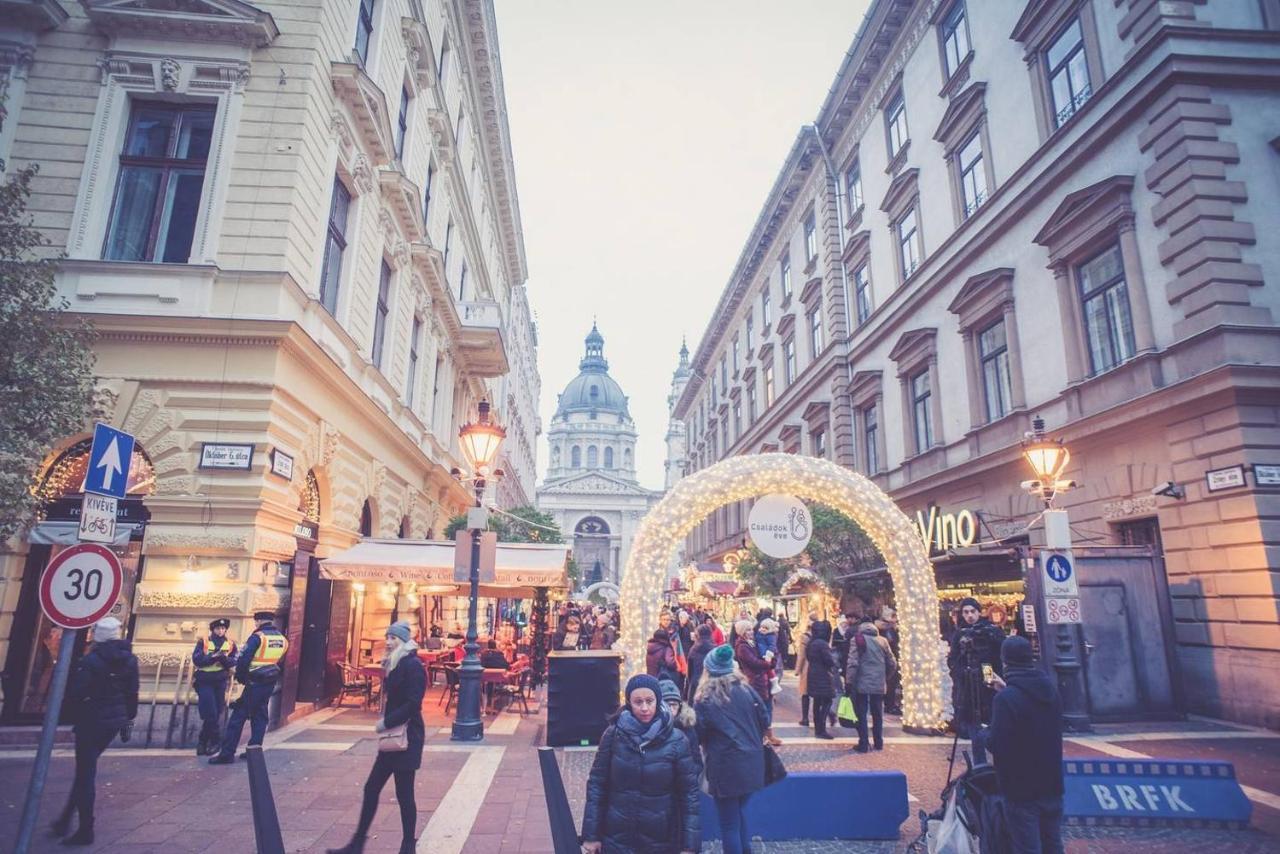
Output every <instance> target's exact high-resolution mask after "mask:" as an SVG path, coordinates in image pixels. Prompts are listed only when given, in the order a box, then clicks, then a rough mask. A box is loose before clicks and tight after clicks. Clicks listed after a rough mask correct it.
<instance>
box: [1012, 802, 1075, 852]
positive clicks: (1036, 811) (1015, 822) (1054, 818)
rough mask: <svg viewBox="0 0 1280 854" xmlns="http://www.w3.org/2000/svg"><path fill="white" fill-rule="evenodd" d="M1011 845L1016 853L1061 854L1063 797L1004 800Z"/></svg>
mask: <svg viewBox="0 0 1280 854" xmlns="http://www.w3.org/2000/svg"><path fill="white" fill-rule="evenodd" d="M1005 816H1006V818H1007V820H1008V822H1009V845H1010V847H1011V848H1012V849H1013V851H1014V852H1015V854H1062V796H1061V795H1058V796H1057V797H1052V798H1037V799H1036V800H1034V801H1024V802H1021V803H1019V802H1015V801H1011V800H1009V799H1008V798H1006V799H1005Z"/></svg>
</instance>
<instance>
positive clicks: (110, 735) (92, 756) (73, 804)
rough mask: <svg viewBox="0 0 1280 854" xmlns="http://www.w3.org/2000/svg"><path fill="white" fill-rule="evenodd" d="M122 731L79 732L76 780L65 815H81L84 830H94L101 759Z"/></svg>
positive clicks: (95, 729)
mask: <svg viewBox="0 0 1280 854" xmlns="http://www.w3.org/2000/svg"><path fill="white" fill-rule="evenodd" d="M119 732H120V731H119V730H118V729H104V728H102V727H100V726H97V725H92V724H90V725H86V726H84V727H78V728H77V729H76V776H75V779H74V780H73V781H72V783H71V796H70V797H69V798H68V799H67V807H66V809H65V810H64V811H63V815H64V816H65V817H67V818H70V817H71V811H72V810H76V811H78V812H79V814H80V826H81V827H92V826H93V802H94V788H95V784H96V783H97V779H98V757H99V756H101V755H102V752H103V751H104V750H106V749H107V745H109V744H111V741H112V739H114V738H115V737H116V734H117V733H119Z"/></svg>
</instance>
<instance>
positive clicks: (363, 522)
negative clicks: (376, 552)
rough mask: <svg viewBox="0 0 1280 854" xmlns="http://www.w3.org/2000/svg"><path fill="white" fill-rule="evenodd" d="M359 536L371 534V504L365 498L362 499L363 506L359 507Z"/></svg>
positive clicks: (370, 535)
mask: <svg viewBox="0 0 1280 854" xmlns="http://www.w3.org/2000/svg"><path fill="white" fill-rule="evenodd" d="M360 536H362V537H372V536H373V505H371V504H370V503H369V499H367V498H366V499H365V500H364V506H363V507H361V508H360Z"/></svg>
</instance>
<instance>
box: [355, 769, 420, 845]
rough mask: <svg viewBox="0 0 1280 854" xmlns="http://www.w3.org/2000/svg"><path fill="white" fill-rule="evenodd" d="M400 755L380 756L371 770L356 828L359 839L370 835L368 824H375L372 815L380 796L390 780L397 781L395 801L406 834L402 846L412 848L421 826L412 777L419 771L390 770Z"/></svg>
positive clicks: (375, 810) (401, 825)
mask: <svg viewBox="0 0 1280 854" xmlns="http://www.w3.org/2000/svg"><path fill="white" fill-rule="evenodd" d="M398 758H399V756H398V755H392V754H387V753H379V754H378V758H377V759H375V760H374V761H373V768H371V769H369V778H368V779H367V780H365V781H364V800H363V801H361V803H360V821H359V823H358V824H357V825H356V836H355V838H356V839H364V838H365V836H366V835H367V834H368V833H369V825H371V824H373V815H374V813H376V812H377V811H378V796H379V795H381V794H382V788H383V787H384V786H386V785H387V779H388V778H389V777H393V776H394V777H395V778H396V801H397V802H399V804H400V832H401V834H402V835H403V839H402V841H401V842H402V845H404V846H406V847H412V843H413V837H414V832H415V831H416V830H417V824H418V805H417V802H416V801H415V800H414V797H413V776H414V774H416V773H417V771H416V770H415V769H413V768H409V769H406V770H403V771H393V770H391V765H392V763H393V762H394V761H395V760H396V759H398Z"/></svg>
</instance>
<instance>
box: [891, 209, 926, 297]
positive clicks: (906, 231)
mask: <svg viewBox="0 0 1280 854" xmlns="http://www.w3.org/2000/svg"><path fill="white" fill-rule="evenodd" d="M895 231H897V233H898V260H899V261H900V262H901V263H902V278H903V279H904V280H905V279H908V278H910V277H911V274H912V273H914V272H915V271H916V267H919V266H920V255H921V254H922V253H921V251H920V228H919V223H918V222H917V221H916V209H915V207H914V206H912V207H911V208H908V209H907V212H906V213H905V214H903V215H902V219H900V220H898V222H897V225H896V226H895Z"/></svg>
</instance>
